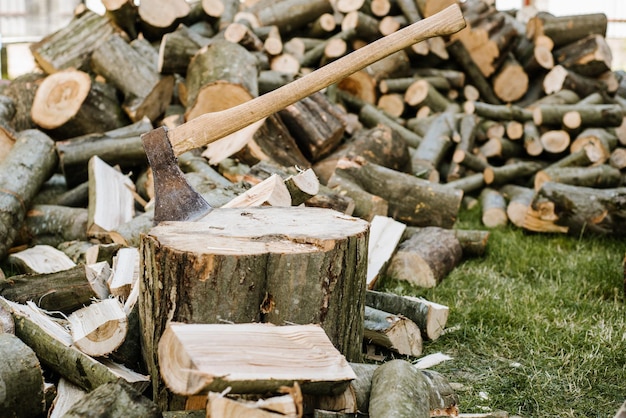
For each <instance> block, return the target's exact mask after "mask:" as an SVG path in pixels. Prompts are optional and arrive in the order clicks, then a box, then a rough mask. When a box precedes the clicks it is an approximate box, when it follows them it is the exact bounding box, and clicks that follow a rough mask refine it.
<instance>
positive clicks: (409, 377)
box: [368, 360, 430, 418]
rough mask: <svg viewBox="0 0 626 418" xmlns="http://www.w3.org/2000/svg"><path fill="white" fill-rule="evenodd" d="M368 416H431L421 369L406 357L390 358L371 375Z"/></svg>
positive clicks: (426, 386) (427, 391) (418, 417)
mask: <svg viewBox="0 0 626 418" xmlns="http://www.w3.org/2000/svg"><path fill="white" fill-rule="evenodd" d="M368 407H369V416H370V417H372V418H382V417H414V418H422V417H424V418H428V417H430V408H429V390H428V384H427V382H426V378H425V377H424V375H423V374H422V372H421V371H420V370H417V369H416V368H414V367H413V365H412V364H411V363H409V362H408V361H406V360H391V361H388V362H386V363H384V364H382V365H380V366H378V368H377V369H376V371H374V374H373V375H372V389H371V392H370V400H369V405H368Z"/></svg>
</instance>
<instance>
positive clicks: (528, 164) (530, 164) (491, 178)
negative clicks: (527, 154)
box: [483, 161, 545, 186]
mask: <svg viewBox="0 0 626 418" xmlns="http://www.w3.org/2000/svg"><path fill="white" fill-rule="evenodd" d="M544 166H545V163H544V162H541V161H519V162H514V163H511V164H506V165H503V166H500V167H487V168H486V169H485V170H484V171H483V176H484V179H485V184H487V185H494V186H501V185H504V184H506V183H510V182H511V181H512V180H514V179H519V178H524V177H530V176H532V175H533V174H535V173H536V172H537V171H539V170H541V169H542V168H543V167H544Z"/></svg>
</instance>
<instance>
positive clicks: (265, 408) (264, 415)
mask: <svg viewBox="0 0 626 418" xmlns="http://www.w3.org/2000/svg"><path fill="white" fill-rule="evenodd" d="M206 409H207V415H209V416H211V417H222V418H235V417H241V416H246V417H256V418H280V417H283V418H297V417H298V416H299V415H298V412H297V410H298V409H300V410H301V409H302V405H300V404H299V402H298V401H297V400H296V399H295V396H292V395H282V396H273V397H268V398H265V399H263V398H261V399H258V400H257V401H251V400H250V401H248V400H238V399H230V398H228V397H226V396H224V395H223V394H221V393H216V392H209V395H208V404H207V408H206Z"/></svg>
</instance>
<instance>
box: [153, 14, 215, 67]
mask: <svg viewBox="0 0 626 418" xmlns="http://www.w3.org/2000/svg"><path fill="white" fill-rule="evenodd" d="M211 42H212V40H211V38H206V37H204V36H202V35H200V34H198V33H196V32H195V31H193V30H191V29H190V28H188V27H187V26H185V25H183V24H180V25H179V26H178V27H177V28H176V30H174V31H172V32H169V33H166V34H165V35H163V38H162V39H161V43H160V44H159V57H158V62H157V70H158V71H159V73H161V74H175V73H177V74H180V75H182V76H185V75H186V74H187V67H188V65H189V61H190V60H191V58H192V57H193V56H194V55H195V54H196V53H197V52H198V51H199V50H200V49H201V48H203V47H205V46H207V45H208V44H210V43H211Z"/></svg>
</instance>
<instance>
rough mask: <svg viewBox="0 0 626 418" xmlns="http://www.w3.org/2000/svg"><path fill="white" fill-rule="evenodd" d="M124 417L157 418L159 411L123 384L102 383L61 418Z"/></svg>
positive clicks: (159, 415) (143, 397) (152, 403)
mask: <svg viewBox="0 0 626 418" xmlns="http://www.w3.org/2000/svg"><path fill="white" fill-rule="evenodd" d="M94 415H95V416H105V415H110V416H122V415H123V416H125V417H128V418H144V417H145V418H158V417H161V416H162V414H161V411H160V410H159V408H158V407H157V405H156V404H155V403H154V402H152V401H151V400H150V399H148V398H146V397H145V396H142V395H141V392H139V391H138V390H137V389H135V388H133V387H132V386H130V385H128V384H125V383H124V382H109V383H104V384H102V385H100V386H98V387H97V388H96V389H94V390H93V391H92V392H90V393H88V394H86V395H85V396H84V397H83V398H82V399H81V401H80V402H76V403H75V404H74V405H73V406H72V407H71V408H70V409H69V410H68V411H67V412H66V413H65V414H64V415H63V416H64V417H67V418H87V417H92V416H94Z"/></svg>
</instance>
